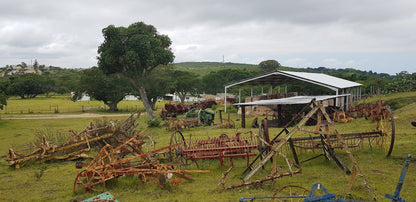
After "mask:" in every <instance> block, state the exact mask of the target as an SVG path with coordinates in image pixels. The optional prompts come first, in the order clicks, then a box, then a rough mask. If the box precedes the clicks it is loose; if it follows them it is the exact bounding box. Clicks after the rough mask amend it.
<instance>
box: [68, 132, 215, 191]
mask: <svg viewBox="0 0 416 202" xmlns="http://www.w3.org/2000/svg"><path fill="white" fill-rule="evenodd" d="M144 133H145V131H142V132H141V133H138V134H137V135H136V136H134V137H132V138H131V139H129V140H127V141H126V142H124V143H123V144H121V145H120V146H118V147H116V148H113V147H112V146H111V145H106V146H104V147H103V148H102V149H101V150H100V151H99V152H98V154H97V156H96V157H95V158H94V159H93V160H92V161H91V162H90V163H89V164H88V165H87V166H86V168H85V170H83V171H81V172H79V173H78V174H77V176H76V178H75V182H74V192H77V191H79V190H87V191H104V189H105V182H106V181H108V180H111V179H115V178H118V177H121V176H124V175H139V177H140V178H141V179H142V180H143V181H146V179H147V178H148V177H151V176H156V177H158V178H159V180H160V179H161V178H163V179H164V180H166V178H167V175H168V174H173V175H176V176H178V177H180V178H183V179H186V180H193V179H192V178H191V177H189V176H187V175H185V174H186V173H207V172H209V171H205V170H175V169H174V166H177V165H175V164H162V163H160V162H159V161H158V160H157V159H156V158H153V157H152V155H153V154H156V153H158V152H161V151H163V150H167V149H169V148H171V147H175V146H179V145H180V144H182V143H178V144H175V145H170V146H167V147H163V148H160V149H156V150H153V151H149V152H146V153H143V152H141V149H140V147H141V145H143V144H144V142H143V141H141V140H139V139H138V137H139V136H140V135H142V134H144ZM126 146H130V147H131V148H135V149H134V150H133V151H132V152H131V153H130V154H134V155H126V153H124V154H122V151H125V149H123V148H125V147H126ZM176 182H178V180H173V183H176Z"/></svg>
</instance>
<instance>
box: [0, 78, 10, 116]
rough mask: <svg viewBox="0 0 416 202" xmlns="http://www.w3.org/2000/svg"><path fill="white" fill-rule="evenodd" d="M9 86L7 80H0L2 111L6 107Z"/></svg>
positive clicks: (0, 107) (0, 105)
mask: <svg viewBox="0 0 416 202" xmlns="http://www.w3.org/2000/svg"><path fill="white" fill-rule="evenodd" d="M8 85H9V81H8V80H4V81H3V80H0V110H2V109H3V107H4V106H5V105H7V95H6V91H7V86H8Z"/></svg>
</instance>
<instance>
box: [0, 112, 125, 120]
mask: <svg viewBox="0 0 416 202" xmlns="http://www.w3.org/2000/svg"><path fill="white" fill-rule="evenodd" d="M120 116H130V114H94V113H83V114H61V115H60V114H41V115H10V116H7V117H4V116H1V117H0V118H1V119H3V120H10V119H73V118H101V117H120Z"/></svg>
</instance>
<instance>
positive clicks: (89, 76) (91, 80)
mask: <svg viewBox="0 0 416 202" xmlns="http://www.w3.org/2000/svg"><path fill="white" fill-rule="evenodd" d="M130 92H131V87H130V83H129V82H128V81H126V80H125V79H124V78H122V77H121V76H120V75H117V74H112V75H106V74H104V72H102V71H101V70H100V69H98V68H97V67H92V68H91V69H86V70H84V71H82V73H81V79H80V82H79V86H78V90H77V91H76V92H75V96H74V97H73V99H74V100H77V99H79V98H81V97H82V94H83V93H86V94H88V95H89V96H90V97H92V98H94V99H96V100H100V101H103V102H104V104H105V105H107V106H108V107H109V108H110V111H118V108H117V104H118V103H119V102H120V101H122V100H123V98H124V97H125V96H126V95H127V94H128V93H130Z"/></svg>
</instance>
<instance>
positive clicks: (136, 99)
mask: <svg viewBox="0 0 416 202" xmlns="http://www.w3.org/2000/svg"><path fill="white" fill-rule="evenodd" d="M123 100H128V101H139V100H140V99H139V96H134V95H126V96H125V97H124V99H123Z"/></svg>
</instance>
